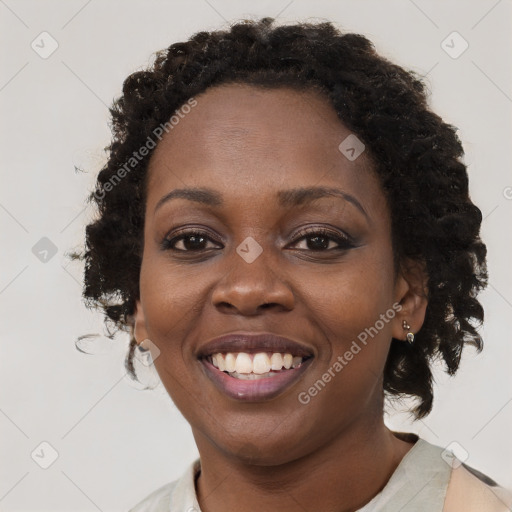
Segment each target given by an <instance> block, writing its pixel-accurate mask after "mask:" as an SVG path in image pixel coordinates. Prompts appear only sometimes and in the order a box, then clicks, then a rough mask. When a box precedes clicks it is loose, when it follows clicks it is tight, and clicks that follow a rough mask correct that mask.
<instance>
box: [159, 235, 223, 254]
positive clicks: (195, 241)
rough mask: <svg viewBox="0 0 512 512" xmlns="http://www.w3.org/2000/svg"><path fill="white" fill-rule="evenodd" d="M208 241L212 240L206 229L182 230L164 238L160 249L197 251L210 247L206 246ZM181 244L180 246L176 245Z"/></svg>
mask: <svg viewBox="0 0 512 512" xmlns="http://www.w3.org/2000/svg"><path fill="white" fill-rule="evenodd" d="M208 241H210V242H212V241H213V240H212V238H210V237H209V236H208V233H207V232H206V231H199V230H194V231H192V230H191V231H182V232H181V233H178V234H177V235H176V236H174V237H172V238H165V239H164V240H163V242H162V249H164V250H169V249H170V250H173V251H180V252H199V251H204V250H208V249H212V247H206V245H207V244H208ZM178 245H181V247H178Z"/></svg>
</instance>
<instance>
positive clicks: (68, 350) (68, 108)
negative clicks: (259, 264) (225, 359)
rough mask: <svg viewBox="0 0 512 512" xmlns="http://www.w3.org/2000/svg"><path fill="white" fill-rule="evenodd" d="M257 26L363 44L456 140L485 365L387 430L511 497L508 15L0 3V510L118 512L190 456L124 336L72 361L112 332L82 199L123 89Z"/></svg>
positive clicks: (281, 3)
mask: <svg viewBox="0 0 512 512" xmlns="http://www.w3.org/2000/svg"><path fill="white" fill-rule="evenodd" d="M261 16H272V17H277V20H278V22H279V23H285V22H293V21H305V20H310V21H318V20H321V19H328V20H331V21H334V22H335V23H337V25H338V26H339V27H340V29H341V30H343V31H350V32H360V33H362V34H365V35H366V36H368V37H369V38H370V39H371V40H372V41H373V42H374V44H375V46H376V47H377V50H378V51H379V52H380V53H381V54H383V55H385V56H387V57H388V58H390V59H392V60H394V61H395V62H397V63H399V64H400V65H402V66H405V67H407V68H410V69H413V70H415V71H417V72H418V73H420V74H422V75H425V77H426V78H425V79H426V81H427V84H428V87H429V89H430V91H431V93H432V96H431V103H432V106H433V108H434V110H435V111H436V112H438V113H439V114H440V115H441V116H442V117H443V118H444V119H445V120H446V121H447V122H449V123H452V124H454V125H455V126H457V127H458V128H459V136H460V138H461V140H462V141H463V144H464V147H465V150H466V157H465V161H466V163H467V164H468V166H469V168H468V169H469V174H470V184H471V195H472V199H473V200H474V202H475V203H476V204H477V205H478V206H479V207H480V209H481V210H482V213H483V216H484V221H483V228H482V236H483V238H484V240H485V242H486V243H487V245H488V250H489V256H488V263H489V273H490V285H489V287H488V289H487V290H486V291H485V292H484V293H483V294H482V295H481V299H482V301H483V304H484V306H485V309H486V322H485V326H484V328H483V329H482V332H483V336H484V341H485V348H484V351H483V353H481V354H480V355H477V354H476V351H475V350H474V349H471V348H468V349H466V351H465V353H464V357H463V362H462V365H461V368H460V371H459V373H458V374H457V376H456V377H455V378H449V377H448V376H447V375H446V374H444V373H443V371H442V370H441V369H440V370H436V387H435V402H434V409H433V411H432V413H431V414H430V415H429V416H428V417H427V418H426V419H424V420H422V421H416V422H411V421H410V420H409V419H408V416H407V415H406V414H404V413H403V412H401V411H400V409H397V410H393V409H391V408H390V409H389V414H388V415H387V416H386V422H387V424H388V425H389V426H390V427H392V428H394V429H396V430H402V431H408V432H416V433H418V434H419V435H420V436H422V437H423V438H425V439H427V440H428V441H430V442H432V443H434V444H437V445H440V446H443V447H446V446H451V447H452V448H454V451H455V453H456V454H457V453H458V454H460V456H464V457H467V458H466V459H465V460H466V463H467V464H469V465H471V466H473V467H476V468H478V469H479V470H480V471H482V472H484V473H486V474H488V475H489V476H491V477H492V478H494V479H495V480H497V481H498V482H499V483H500V484H502V485H504V486H506V487H509V488H512V439H511V437H512V436H511V432H512V372H510V363H511V360H512V344H511V337H510V323H509V321H510V318H511V317H512V275H511V272H510V261H511V254H512V242H511V236H510V232H511V230H510V225H511V222H510V221H511V217H512V188H511V187H512V175H511V150H510V148H511V135H512V133H511V132H512V130H511V116H510V113H511V106H512V105H511V104H512V89H511V69H512V68H511V63H512V59H511V58H510V57H511V55H510V53H511V52H510V48H511V46H510V43H511V41H510V39H511V36H510V34H511V33H512V30H511V29H512V26H511V25H512V4H511V2H510V1H507V0H500V1H496V0H480V1H467V0H466V1H462V0H461V1H445V0H443V1H442V2H441V1H438V2H433V1H429V2H427V1H422V0H415V1H412V0H411V1H408V0H394V1H386V2H383V1H381V0H376V1H368V0H357V1H356V0H354V1H323V0H316V1H314V2H311V1H309V2H308V1H306V0H291V1H290V0H273V1H268V0H261V1H259V2H251V1H226V0H208V1H206V0H187V1H163V0H149V1H148V0H145V1H142V0H138V1H133V0H132V1H127V0H116V1H113V0H101V1H100V0H88V1H87V0H67V1H49V0H37V1H36V0H18V1H15V0H0V52H1V63H2V65H1V77H0V105H1V128H0V129H1V133H0V148H1V151H0V159H1V173H2V177H1V183H2V186H1V189H0V223H1V236H2V238H1V253H0V254H1V256H0V257H1V266H0V268H1V274H0V311H1V328H0V336H1V343H2V344H1V347H2V350H1V354H0V371H1V385H0V439H1V441H0V445H1V446H0V460H1V461H2V464H1V465H0V510H1V511H28V510H34V511H35V510H37V511H43V510H45V511H53V512H57V511H66V512H69V511H96V510H100V511H123V510H124V511H126V510H128V509H129V508H130V507H131V506H133V505H134V504H135V503H137V502H138V501H139V500H140V499H142V498H143V497H145V496H146V495H147V494H148V493H149V492H151V491H152V490H154V489H156V488H157V487H159V486H161V485H163V484H165V483H167V482H169V481H171V480H174V479H175V478H177V477H179V476H180V475H181V474H182V472H183V471H184V469H185V468H186V466H187V465H188V464H189V463H190V462H191V461H192V460H193V459H194V458H195V457H196V456H197V451H196V448H195V445H194V442H193V438H192V435H191V432H190V429H189V426H188V424H187V422H186V421H185V420H184V419H183V418H182V416H181V414H180V413H179V411H177V410H176V408H175V407H174V406H173V404H172V402H171V400H170V399H169V398H168V397H167V395H166V394H165V392H163V391H162V389H161V388H157V389H156V390H154V391H142V390H140V389H138V388H137V387H136V386H134V385H133V384H132V383H130V381H129V379H127V378H126V376H125V370H124V366H123V362H124V356H125V351H126V347H127V341H128V340H127V337H126V335H121V336H118V337H116V339H115V342H113V343H110V344H109V343H108V340H107V339H106V338H100V339H99V341H98V340H96V342H94V343H96V345H95V344H94V343H93V346H92V348H91V351H95V352H96V354H95V355H88V354H83V353H81V352H79V351H77V350H76V348H75V340H76V339H77V338H78V337H79V336H81V335H83V334H88V333H91V332H99V333H101V332H102V317H101V315H100V314H99V313H97V312H91V311H88V310H87V309H86V308H85V306H84V304H83V302H82V300H81V280H82V270H83V269H82V268H81V266H80V264H78V263H70V261H69V259H68V258H67V257H66V253H67V252H69V251H70V250H72V249H74V248H76V247H79V246H80V244H81V243H82V241H83V235H84V225H85V223H86V222H87V221H88V220H89V219H90V218H91V216H92V215H93V212H92V211H91V209H90V208H86V203H85V197H86V195H87V193H88V192H89V190H90V189H91V187H92V184H93V182H94V178H95V174H96V173H97V172H98V171H99V169H100V168H101V166H102V165H103V164H104V162H105V158H106V155H105V153H104V151H103V148H104V147H105V146H106V145H107V144H108V143H109V137H110V132H109V128H108V120H109V117H108V110H107V107H108V106H109V105H110V104H111V102H112V100H113V99H114V98H115V97H117V96H119V94H120V93H121V86H122V82H123V80H124V78H125V77H126V76H127V75H128V74H129V73H131V72H133V71H135V70H137V69H141V68H142V67H144V66H146V65H147V64H148V63H149V62H150V61H151V56H152V54H153V52H155V51H156V50H159V49H162V48H165V47H167V46H169V45H170V44H171V43H173V42H176V41H182V40H185V39H187V38H189V37H190V36H191V35H192V34H194V33H195V32H198V31H200V30H212V29H217V28H226V27H227V26H228V25H229V23H231V22H234V21H238V20H240V19H243V18H255V17H258V18H259V17H261ZM454 31H456V32H457V34H455V35H454V34H453V32H454ZM42 32H46V33H47V34H43V35H41V33H42ZM447 38H448V39H447ZM443 41H446V42H445V43H443ZM56 44H57V45H58V47H56V50H55V51H54V52H53V53H52V54H51V55H47V53H49V52H50V51H51V50H52V49H53V48H54V47H55V45H56ZM466 44H467V45H468V47H467V49H465V51H464V52H463V53H461V54H460V55H457V54H458V53H460V52H461V50H462V49H463V48H465V46H466ZM450 53H451V55H450ZM455 56H456V58H455ZM75 168H78V170H75ZM80 169H81V170H82V171H83V172H82V171H80ZM41 443H43V444H41ZM50 463H51V464H50ZM45 465H49V467H48V468H47V469H44V468H43V467H42V466H45Z"/></svg>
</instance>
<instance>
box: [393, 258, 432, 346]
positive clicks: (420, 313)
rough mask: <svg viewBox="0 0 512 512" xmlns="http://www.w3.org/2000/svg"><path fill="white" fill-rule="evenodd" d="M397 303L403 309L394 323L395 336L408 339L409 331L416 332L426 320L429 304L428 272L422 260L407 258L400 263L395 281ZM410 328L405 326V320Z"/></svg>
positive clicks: (399, 338)
mask: <svg viewBox="0 0 512 512" xmlns="http://www.w3.org/2000/svg"><path fill="white" fill-rule="evenodd" d="M395 303H398V304H400V306H401V308H402V309H401V310H400V311H399V312H398V313H397V315H396V317H395V322H394V323H393V334H392V335H393V338H396V339H398V340H406V339H407V338H406V337H407V333H408V332H412V333H413V334H416V333H417V332H418V331H419V330H420V329H421V326H422V325H423V322H424V321H425V313H426V311H427V304H428V274H427V271H426V265H425V263H424V262H422V261H417V260H410V259H408V260H406V261H405V262H403V263H402V264H401V265H400V271H399V273H398V276H397V279H396V283H395ZM404 320H405V321H406V322H407V324H409V325H410V327H411V328H410V329H407V330H406V329H404V328H403V325H402V324H403V321H404Z"/></svg>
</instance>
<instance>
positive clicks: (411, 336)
mask: <svg viewBox="0 0 512 512" xmlns="http://www.w3.org/2000/svg"><path fill="white" fill-rule="evenodd" d="M402 327H403V328H404V330H405V331H409V332H408V333H407V343H409V345H412V344H413V343H414V334H413V333H412V332H411V331H410V328H411V326H410V325H409V324H408V323H407V321H406V320H404V321H403V322H402Z"/></svg>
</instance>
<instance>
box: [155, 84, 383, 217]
mask: <svg viewBox="0 0 512 512" xmlns="http://www.w3.org/2000/svg"><path fill="white" fill-rule="evenodd" d="M195 99H196V101H197V105H196V106H195V107H193V108H192V109H190V111H189V112H188V113H187V114H185V115H183V116H180V120H179V122H178V123H177V124H176V125H174V127H173V128H172V130H170V131H169V133H167V134H166V135H165V136H164V137H163V138H162V141H161V142H159V143H158V145H157V147H156V148H155V150H154V153H153V155H152V157H151V160H150V164H149V167H148V197H147V200H148V207H149V206H151V204H153V205H154V204H155V203H156V202H157V201H158V199H159V196H158V195H159V194H160V195H161V194H162V193H166V192H169V191H170V190H172V189H173V188H184V187H185V186H191V187H192V186H196V187H198V186H205V185H207V186H209V187H214V188H217V189H219V190H221V191H226V193H228V192H231V193H232V194H236V196H237V197H238V198H239V199H240V198H244V197H245V196H246V195H247V197H250V198H251V199H253V198H254V196H255V194H256V191H258V192H259V193H261V194H262V195H264V196H267V197H268V195H269V194H272V195H275V191H276V190H277V189H279V190H282V189H286V188H296V187H311V186H318V185H323V186H343V187H344V188H345V189H348V190H347V191H348V192H350V193H361V194H366V195H372V194H379V193H380V187H379V185H378V181H377V180H376V177H375V175H374V173H373V172H372V166H371V163H370V160H369V159H368V157H367V156H366V155H365V154H364V152H363V153H362V154H361V155H360V156H359V157H358V158H357V159H355V160H353V161H352V160H350V159H349V158H347V156H345V154H344V153H342V151H340V148H339V146H340V144H341V143H343V141H345V140H346V139H347V137H349V136H352V137H353V136H354V135H353V134H352V133H351V132H350V130H349V129H348V128H347V127H346V126H344V124H343V123H342V122H341V121H340V120H339V118H338V116H337V114H336V112H335V110H334V108H333V107H332V106H331V104H330V103H329V102H328V100H327V99H326V98H324V97H323V96H321V95H320V94H319V93H317V92H316V91H315V92H314V91H310V90H307V91H297V90H294V89H290V88H278V89H263V88H259V87H253V86H249V85H240V84H229V85H221V86H217V87H214V88H211V89H208V90H207V91H206V92H205V93H202V94H200V95H198V96H197V97H196V98H195Z"/></svg>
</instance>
